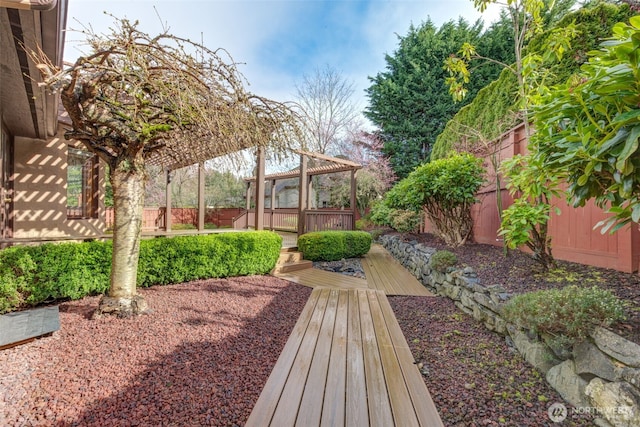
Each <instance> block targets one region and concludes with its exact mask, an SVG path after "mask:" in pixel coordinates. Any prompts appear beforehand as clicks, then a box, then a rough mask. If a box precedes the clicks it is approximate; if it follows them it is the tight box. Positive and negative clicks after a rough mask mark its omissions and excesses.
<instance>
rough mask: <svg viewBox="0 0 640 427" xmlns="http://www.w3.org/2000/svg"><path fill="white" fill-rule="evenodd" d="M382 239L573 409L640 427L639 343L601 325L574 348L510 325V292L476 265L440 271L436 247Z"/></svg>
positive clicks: (606, 422)
mask: <svg viewBox="0 0 640 427" xmlns="http://www.w3.org/2000/svg"><path fill="white" fill-rule="evenodd" d="M379 242H380V243H381V244H382V245H383V246H384V247H385V248H386V249H387V250H388V251H389V252H390V253H391V254H392V255H393V256H394V257H395V258H396V259H397V260H398V261H399V262H400V263H402V264H403V265H404V266H405V268H407V269H408V270H409V271H410V272H411V273H412V274H413V275H414V276H415V277H416V278H418V280H420V281H421V282H422V283H423V284H424V285H425V286H426V287H427V288H428V289H429V290H430V291H432V292H433V293H435V294H437V295H440V296H445V297H448V298H450V299H451V300H453V301H454V303H455V305H456V306H457V307H458V308H459V309H460V310H462V311H464V312H465V313H467V314H469V315H471V316H473V318H474V319H476V320H477V321H479V322H482V323H483V324H484V325H485V327H486V328H487V329H489V330H491V331H494V332H496V333H498V334H500V335H502V336H504V337H505V339H506V340H507V341H508V342H509V344H512V345H513V346H514V347H515V348H517V349H518V351H519V352H520V353H521V354H522V355H523V357H524V358H525V359H526V360H527V361H528V362H529V363H530V364H531V365H533V366H534V367H535V368H536V369H538V370H539V371H540V372H542V373H543V374H545V375H546V379H547V382H548V383H549V384H550V385H551V386H552V387H553V388H554V389H556V390H557V391H558V392H559V393H560V395H561V396H562V397H563V398H564V399H565V400H566V401H568V402H569V403H570V404H572V405H573V406H574V407H575V408H574V409H570V410H578V411H590V412H594V413H596V414H597V415H598V418H597V420H596V421H597V422H596V424H597V425H599V426H603V427H606V426H613V427H638V426H640V346H639V345H637V344H635V343H633V342H631V341H628V340H626V339H624V338H622V337H620V336H619V335H617V334H615V333H613V332H611V331H609V330H607V329H604V328H597V329H596V330H595V331H594V332H593V333H592V335H591V339H589V340H585V341H583V342H582V343H579V344H577V345H575V346H573V348H565V347H561V346H558V345H556V344H554V342H553V341H552V340H551V339H549V337H538V336H534V335H533V334H531V333H529V332H528V331H527V330H523V329H519V328H516V327H515V326H514V325H512V324H509V323H507V322H506V321H505V320H504V319H503V317H502V307H503V303H504V302H506V301H507V300H508V299H509V298H510V297H511V295H510V294H509V293H507V291H506V290H505V289H504V288H503V287H501V286H498V285H492V286H485V285H483V284H481V283H480V281H479V280H478V278H477V276H476V274H475V272H474V270H473V269H472V268H470V267H467V268H465V269H463V270H460V269H449V271H448V272H446V273H440V272H437V271H435V270H433V269H432V268H431V265H430V262H429V261H430V259H431V255H433V254H434V253H435V252H436V250H435V249H433V248H429V247H426V246H423V245H421V244H419V243H416V242H405V241H402V240H401V239H400V238H399V237H397V236H388V235H385V236H381V237H380V239H379Z"/></svg>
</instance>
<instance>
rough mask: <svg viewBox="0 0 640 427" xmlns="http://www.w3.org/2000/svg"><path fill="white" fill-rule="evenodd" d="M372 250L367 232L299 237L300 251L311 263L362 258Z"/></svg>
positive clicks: (316, 232) (328, 232)
mask: <svg viewBox="0 0 640 427" xmlns="http://www.w3.org/2000/svg"><path fill="white" fill-rule="evenodd" d="M369 249H371V235H370V234H369V233H367V232H366V231H314V232H312V233H307V234H303V235H302V236H300V237H298V250H299V251H300V252H302V253H303V255H304V258H305V259H308V260H311V261H338V260H341V259H343V258H357V257H361V256H363V255H364V254H366V253H367V252H369Z"/></svg>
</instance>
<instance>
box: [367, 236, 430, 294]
mask: <svg viewBox="0 0 640 427" xmlns="http://www.w3.org/2000/svg"><path fill="white" fill-rule="evenodd" d="M362 268H363V269H364V274H365V275H366V276H367V282H368V284H369V288H371V289H378V290H381V291H384V293H385V294H387V295H413V296H433V294H432V293H431V292H429V291H428V290H427V288H425V287H424V285H423V284H422V283H420V282H419V281H418V279H416V278H415V277H414V276H413V275H412V274H411V273H409V271H407V269H406V268H404V267H403V266H402V264H400V263H399V262H398V261H396V259H395V258H394V257H393V256H391V254H390V253H389V252H387V250H386V249H385V248H383V247H382V246H381V245H372V246H371V250H370V251H369V253H368V254H366V255H365V256H364V259H363V260H362Z"/></svg>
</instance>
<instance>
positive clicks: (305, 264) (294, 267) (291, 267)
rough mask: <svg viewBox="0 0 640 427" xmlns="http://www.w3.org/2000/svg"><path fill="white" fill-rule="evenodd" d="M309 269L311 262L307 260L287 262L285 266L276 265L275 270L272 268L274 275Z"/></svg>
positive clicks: (311, 265)
mask: <svg viewBox="0 0 640 427" xmlns="http://www.w3.org/2000/svg"><path fill="white" fill-rule="evenodd" d="M311 267H313V262H311V261H307V260H303V261H298V262H288V263H285V264H279V265H276V268H274V273H290V272H292V271H298V270H306V269H307V268H311Z"/></svg>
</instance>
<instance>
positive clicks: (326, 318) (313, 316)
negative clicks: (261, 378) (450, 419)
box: [246, 287, 443, 427]
mask: <svg viewBox="0 0 640 427" xmlns="http://www.w3.org/2000/svg"><path fill="white" fill-rule="evenodd" d="M294 425H300V426H320V425H329V426H382V427H387V426H403V427H404V426H433V427H437V426H442V425H443V424H442V421H441V420H440V416H439V415H438V412H437V410H436V408H435V405H434V404H433V401H432V399H431V396H430V395H429V391H428V390H427V387H426V386H425V384H424V382H423V380H422V377H421V375H420V372H419V371H418V368H417V367H416V365H415V364H414V359H413V356H412V355H411V352H410V350H409V347H408V345H407V343H406V340H405V338H404V336H403V335H402V331H401V330H400V327H399V325H398V322H397V321H396V318H395V316H394V314H393V311H392V310H391V306H390V305H389V302H388V301H387V298H386V296H385V294H384V293H383V292H382V291H379V290H372V289H342V290H339V289H328V288H322V287H318V288H316V289H314V290H313V292H312V294H311V297H310V298H309V300H308V302H307V304H306V306H305V308H304V310H303V312H302V314H301V315H300V318H299V319H298V322H297V323H296V325H295V327H294V329H293V332H292V333H291V336H290V337H289V340H288V341H287V343H286V345H285V347H284V349H283V351H282V354H281V355H280V358H279V359H278V361H277V363H276V365H275V367H274V369H273V371H272V373H271V376H270V377H269V379H268V381H267V383H266V385H265V387H264V389H263V390H262V393H261V395H260V397H259V399H258V402H257V403H256V405H255V407H254V409H253V411H252V413H251V415H250V416H249V420H248V421H247V424H246V426H278V427H283V426H294Z"/></svg>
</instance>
